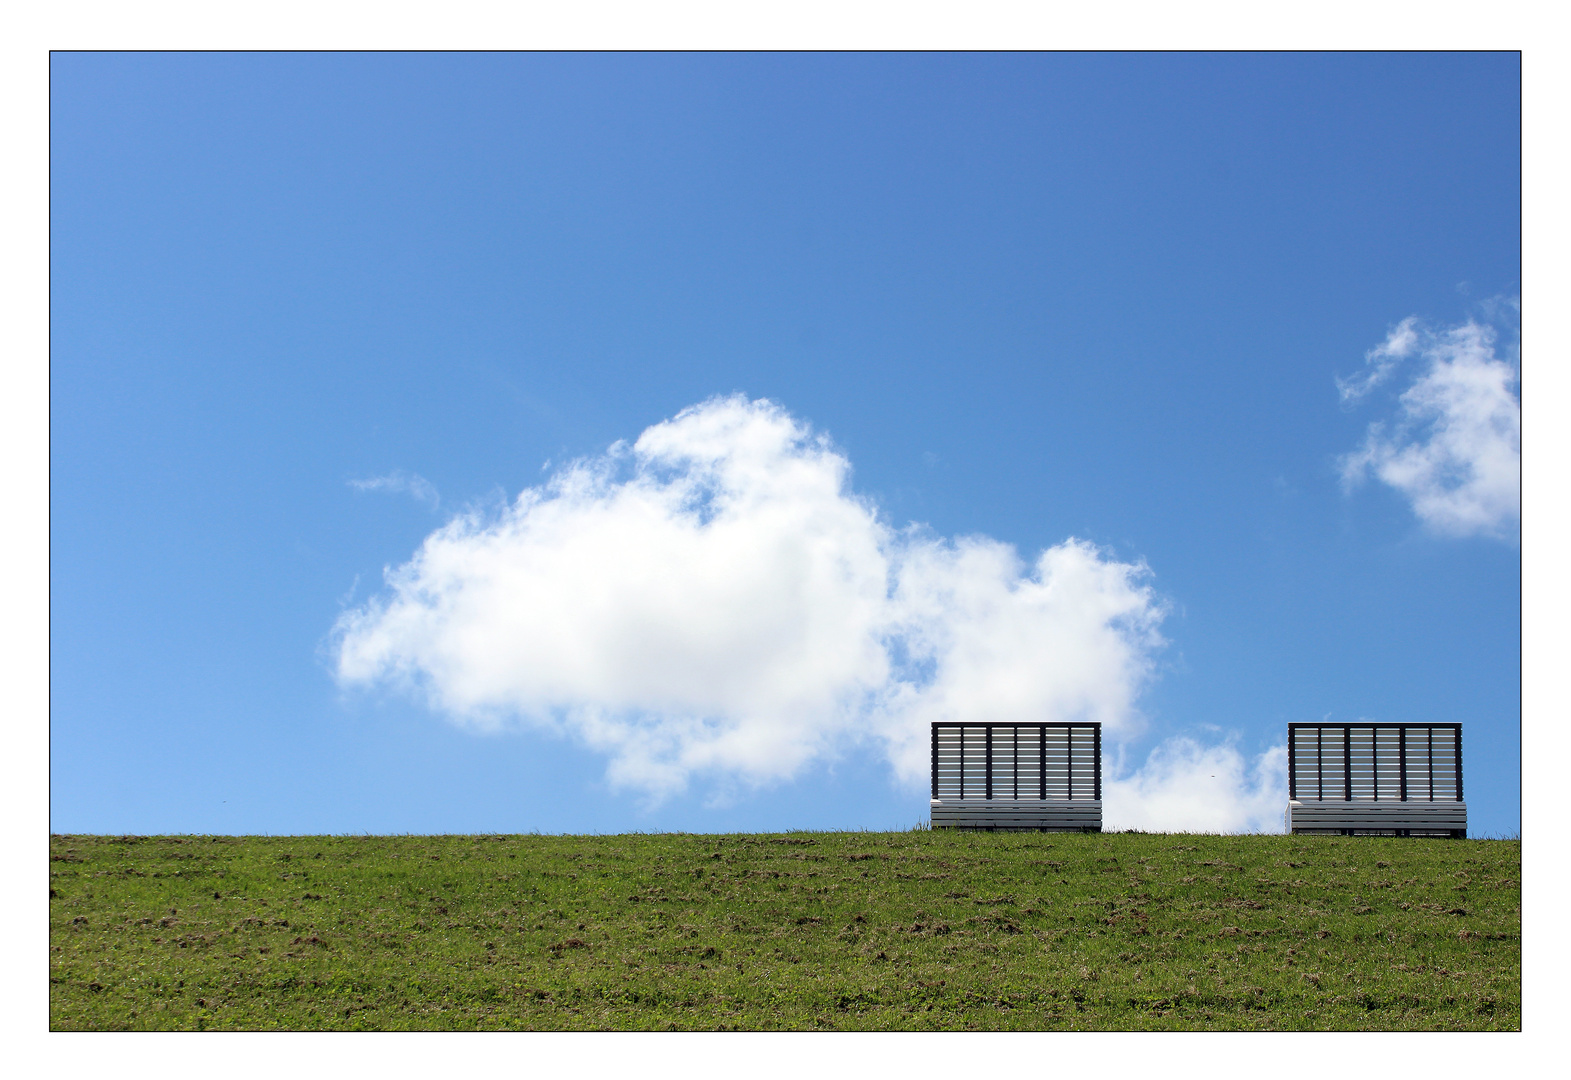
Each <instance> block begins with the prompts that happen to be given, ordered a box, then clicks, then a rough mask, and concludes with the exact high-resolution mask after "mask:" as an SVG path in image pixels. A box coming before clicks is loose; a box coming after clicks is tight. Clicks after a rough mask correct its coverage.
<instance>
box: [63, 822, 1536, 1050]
mask: <svg viewBox="0 0 1571 1080" xmlns="http://www.w3.org/2000/svg"><path fill="white" fill-rule="evenodd" d="M50 858H51V863H50V868H51V878H50V886H51V888H50V902H49V909H50V928H49V931H50V933H49V936H50V958H49V974H50V980H49V981H50V988H49V990H50V993H49V1015H50V1026H51V1027H52V1028H53V1029H55V1030H82V1029H184V1030H192V1029H202V1028H206V1029H272V1028H282V1029H368V1028H369V1029H408V1028H414V1029H484V1028H522V1029H551V1028H586V1029H671V1028H680V1029H719V1028H740V1029H829V1028H837V1029H884V1030H887V1029H938V1028H942V1029H966V1028H975V1029H1003V1028H1022V1029H1052V1028H1096V1029H1140V1028H1216V1029H1222V1028H1225V1029H1238V1028H1274V1029H1288V1028H1338V1029H1347V1028H1366V1029H1512V1030H1514V1029H1519V1028H1520V1026H1521V962H1522V952H1521V894H1520V885H1519V878H1520V875H1521V871H1520V867H1521V845H1520V844H1519V843H1517V842H1515V841H1482V840H1466V841H1455V840H1398V839H1377V838H1340V837H1291V836H1232V837H1220V836H1156V835H1140V834H1120V835H1085V836H1082V835H1069V834H1047V835H1044V834H988V833H949V832H930V831H913V832H908V833H791V834H785V835H757V836H748V835H732V836H703V835H682V834H677V835H643V834H634V835H627V836H506V837H502V836H498V837H470V836H441V837H416V836H404V837H399V836H392V837H333V836H320V837H191V836H187V837H120V838H114V837H98V836H56V837H53V838H52V840H51V843H50Z"/></svg>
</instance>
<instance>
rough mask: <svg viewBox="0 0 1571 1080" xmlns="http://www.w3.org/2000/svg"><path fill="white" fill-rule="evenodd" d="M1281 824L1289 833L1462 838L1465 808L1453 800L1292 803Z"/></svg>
mask: <svg viewBox="0 0 1571 1080" xmlns="http://www.w3.org/2000/svg"><path fill="white" fill-rule="evenodd" d="M1285 824H1286V825H1287V831H1288V832H1290V833H1334V834H1339V835H1351V836H1455V837H1465V836H1466V835H1467V804H1466V803H1464V802H1459V801H1457V800H1455V799H1447V800H1444V801H1440V800H1437V801H1435V802H1430V801H1428V800H1427V799H1426V800H1422V801H1408V802H1398V801H1395V800H1387V799H1380V800H1378V801H1377V800H1373V799H1352V800H1347V799H1294V800H1292V801H1291V802H1289V803H1288V804H1287V814H1286V815H1285Z"/></svg>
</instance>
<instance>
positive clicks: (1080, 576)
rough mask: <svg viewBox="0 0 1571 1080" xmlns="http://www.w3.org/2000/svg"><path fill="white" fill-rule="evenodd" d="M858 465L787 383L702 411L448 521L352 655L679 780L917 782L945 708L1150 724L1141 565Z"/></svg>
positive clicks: (346, 679)
mask: <svg viewBox="0 0 1571 1080" xmlns="http://www.w3.org/2000/svg"><path fill="white" fill-rule="evenodd" d="M849 471H850V466H849V463H848V462H847V461H846V459H845V458H844V457H843V456H842V455H841V454H840V453H839V452H838V451H836V449H835V448H834V447H833V446H832V445H831V444H830V443H829V442H828V440H827V439H826V438H824V437H823V436H821V435H818V434H815V433H814V432H812V431H811V430H810V429H809V428H808V427H807V426H806V425H805V424H802V423H800V422H798V421H797V420H795V419H794V418H793V417H791V416H790V415H789V414H788V413H787V412H785V411H784V410H783V409H781V408H780V407H778V406H776V405H774V404H771V403H769V402H767V401H757V402H749V401H747V400H746V399H744V398H741V397H731V398H717V399H713V400H711V401H708V402H705V403H704V404H702V405H698V406H695V407H693V408H690V409H687V410H685V411H684V412H682V413H681V414H679V415H678V416H677V417H675V418H674V419H672V420H669V421H667V422H665V423H661V424H657V425H655V426H654V427H651V428H649V429H648V430H647V431H645V432H644V433H643V434H642V435H641V436H640V437H639V439H638V440H637V442H635V443H633V444H632V445H631V446H628V445H627V444H625V443H618V444H617V445H615V446H613V447H611V449H610V450H609V451H608V452H607V453H606V454H604V455H601V456H598V457H595V458H592V459H587V460H582V461H578V462H575V463H573V464H571V465H569V466H567V467H564V468H562V469H559V470H558V471H557V472H555V473H554V474H553V475H551V477H550V478H549V479H548V481H547V482H546V483H545V484H544V485H543V486H541V487H537V488H530V489H527V490H525V491H524V492H523V493H522V494H520V495H519V496H518V498H517V499H516V501H514V502H513V503H512V504H511V505H509V506H507V507H505V508H503V509H502V510H500V511H499V512H495V513H490V514H486V513H482V512H479V511H475V512H470V513H467V514H464V515H461V516H459V517H456V518H454V519H453V520H452V521H450V522H449V523H448V524H447V525H446V526H444V527H443V528H441V529H438V530H437V531H436V532H434V533H433V534H432V535H431V536H429V537H428V538H427V539H426V541H425V542H424V544H423V545H422V546H421V548H420V550H419V551H418V552H417V553H416V554H415V556H414V557H413V558H412V559H411V560H410V561H409V562H408V563H406V564H404V565H403V566H400V567H397V568H395V569H390V570H389V571H388V572H387V574H386V581H387V586H388V590H387V592H386V594H384V595H383V596H381V597H378V598H376V599H374V600H372V601H370V602H369V603H367V604H365V605H363V606H360V607H357V608H355V609H352V610H350V611H348V612H346V613H345V614H344V615H343V617H342V618H341V619H340V620H339V622H338V624H337V626H336V628H335V637H334V648H335V654H336V656H335V659H336V662H337V674H338V676H339V678H340V680H341V681H342V682H343V683H344V684H345V685H367V684H375V683H387V684H392V685H396V686H401V687H403V688H405V689H408V690H413V691H415V692H418V693H420V694H422V695H424V696H425V698H426V699H427V700H428V701H429V703H430V704H431V705H432V707H434V708H435V709H436V710H438V711H440V712H442V713H444V714H445V715H447V716H449V717H450V718H452V719H453V720H455V721H457V722H460V723H464V724H470V725H475V726H479V727H490V728H495V727H498V726H502V725H506V724H509V723H513V722H523V723H530V724H536V725H543V726H548V727H552V728H555V729H557V730H562V731H565V732H567V733H569V734H571V735H573V736H575V737H577V738H578V739H580V740H581V741H582V742H584V743H585V744H587V745H588V746H590V747H593V748H595V749H596V750H598V751H600V752H602V753H604V754H606V755H607V756H608V757H609V765H608V769H607V775H608V778H609V779H610V780H611V782H612V783H613V784H615V785H618V786H624V787H630V788H633V789H636V790H641V791H643V792H646V793H648V794H649V795H651V796H652V797H655V798H659V797H661V796H663V795H666V794H669V793H673V792H676V791H680V790H682V789H683V788H684V787H685V786H687V784H688V783H689V782H690V781H691V780H692V779H694V778H695V777H707V778H710V779H712V780H714V781H715V782H717V783H720V784H730V783H738V782H739V783H743V784H750V785H756V784H765V783H769V782H773V781H780V780H785V779H788V778H790V777H792V776H794V775H796V774H797V773H798V772H799V771H800V770H801V769H802V768H803V767H804V766H806V765H807V764H808V763H810V762H812V761H815V760H821V759H825V758H830V757H833V756H834V755H835V754H837V753H839V752H841V751H843V750H845V749H847V748H849V747H851V746H854V745H858V744H863V745H870V746H873V747H876V748H878V749H880V750H881V751H882V752H883V753H884V754H886V755H887V757H888V760H889V762H890V764H891V766H892V768H893V770H894V772H895V774H896V775H897V776H898V777H899V778H901V779H902V780H904V781H906V782H909V783H915V782H918V781H920V780H921V779H923V778H925V776H926V773H927V768H928V761H927V753H928V723H929V722H930V721H932V720H939V719H959V718H964V719H967V720H975V721H988V720H991V721H998V722H1005V721H1010V720H1030V721H1058V720H1068V719H1076V718H1087V719H1095V720H1100V721H1102V723H1103V724H1104V725H1105V727H1106V731H1107V733H1108V734H1109V736H1110V737H1114V738H1116V737H1118V736H1119V735H1121V734H1124V735H1127V734H1129V733H1132V732H1133V731H1134V730H1136V728H1137V726H1138V714H1137V713H1136V711H1135V709H1134V701H1135V698H1136V696H1137V694H1138V692H1139V690H1140V688H1141V686H1142V684H1143V683H1144V682H1145V680H1146V679H1147V678H1148V677H1149V675H1150V673H1151V668H1152V658H1153V655H1154V653H1155V651H1156V650H1157V649H1158V648H1159V647H1160V646H1161V644H1162V641H1161V638H1160V637H1159V635H1158V633H1157V627H1158V624H1159V623H1160V621H1161V618H1162V614H1163V610H1162V607H1161V605H1160V603H1159V602H1158V601H1157V599H1156V597H1155V596H1154V594H1153V593H1152V591H1151V589H1150V588H1149V586H1148V585H1147V584H1145V578H1146V577H1147V571H1146V570H1145V568H1144V567H1143V566H1142V565H1137V564H1131V563H1124V562H1119V561H1116V560H1114V559H1112V558H1111V557H1109V556H1108V555H1107V554H1106V553H1104V552H1102V551H1099V550H1098V549H1096V548H1095V547H1093V546H1091V545H1090V544H1087V543H1084V542H1082V541H1078V540H1074V539H1071V540H1067V541H1065V542H1064V543H1062V544H1059V545H1057V546H1055V547H1052V548H1050V549H1048V550H1046V551H1043V552H1041V553H1040V555H1039V556H1038V557H1037V558H1036V559H1035V560H1034V561H1032V562H1031V563H1030V564H1029V565H1027V564H1025V563H1024V562H1023V561H1022V560H1021V558H1020V557H1019V555H1018V553H1017V552H1016V551H1015V549H1014V548H1012V547H1011V546H1009V545H1007V544H1003V543H1000V542H998V541H995V540H991V539H989V538H986V537H964V538H960V539H957V540H946V539H943V538H939V537H935V536H932V535H931V534H929V533H927V532H925V531H923V530H921V529H918V528H914V527H913V528H908V529H904V530H896V529H894V528H892V527H890V526H889V525H888V524H887V523H885V522H884V521H882V520H881V519H880V517H879V516H878V514H877V512H876V511H875V509H874V508H873V507H872V506H871V505H870V504H869V503H868V502H866V501H865V500H863V499H861V498H859V497H857V496H856V495H855V494H853V493H852V492H851V491H850V490H849V486H848V479H849Z"/></svg>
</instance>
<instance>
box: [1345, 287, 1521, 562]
mask: <svg viewBox="0 0 1571 1080" xmlns="http://www.w3.org/2000/svg"><path fill="white" fill-rule="evenodd" d="M1486 310H1489V311H1491V312H1493V313H1494V314H1495V315H1496V316H1499V315H1501V314H1506V315H1511V314H1514V313H1516V312H1518V311H1519V307H1518V304H1517V302H1516V301H1515V300H1511V301H1497V302H1495V303H1493V304H1491V305H1488V306H1487V307H1486ZM1498 336H1499V335H1498V332H1497V330H1496V328H1495V327H1494V326H1492V325H1489V324H1487V323H1479V322H1475V321H1473V320H1471V319H1470V320H1468V321H1467V322H1465V323H1462V324H1460V325H1457V326H1451V327H1446V328H1443V329H1440V330H1432V329H1429V328H1428V327H1425V326H1424V325H1423V324H1422V323H1420V322H1419V321H1418V320H1416V319H1413V318H1409V319H1404V320H1403V321H1402V322H1401V323H1400V324H1398V326H1397V327H1396V328H1395V329H1393V330H1392V331H1391V333H1390V335H1388V337H1387V338H1386V341H1385V342H1384V343H1383V344H1382V345H1380V346H1378V347H1377V348H1375V349H1371V350H1370V352H1369V353H1368V354H1367V356H1366V358H1365V359H1366V363H1367V364H1368V365H1369V366H1368V369H1367V370H1366V371H1364V372H1362V373H1360V374H1359V375H1357V376H1354V377H1353V378H1350V379H1347V380H1343V379H1338V380H1337V388H1338V390H1339V391H1340V393H1341V396H1342V400H1343V402H1344V403H1352V402H1357V401H1358V400H1360V399H1361V398H1363V397H1364V396H1366V395H1367V394H1368V393H1369V392H1370V391H1371V390H1372V389H1374V388H1375V387H1376V386H1378V385H1379V384H1380V383H1382V382H1384V381H1386V379H1388V378H1389V377H1390V375H1391V374H1392V373H1393V372H1394V370H1395V368H1396V366H1397V365H1398V364H1399V363H1401V362H1402V361H1403V360H1405V359H1407V358H1408V357H1410V356H1414V355H1417V356H1419V357H1421V359H1422V360H1423V362H1424V367H1423V369H1422V370H1420V371H1419V372H1418V373H1417V374H1416V375H1415V377H1414V379H1413V381H1412V383H1411V384H1410V385H1409V386H1408V387H1407V389H1406V390H1404V391H1403V392H1402V394H1401V396H1400V397H1399V398H1398V399H1397V403H1396V405H1397V409H1396V415H1395V417H1394V418H1392V419H1390V420H1377V421H1375V422H1374V423H1372V424H1370V425H1369V430H1368V433H1367V435H1366V436H1365V439H1364V444H1363V446H1361V447H1360V448H1359V449H1358V450H1356V451H1354V452H1352V453H1349V454H1346V455H1344V456H1343V457H1342V458H1341V459H1340V461H1339V464H1340V466H1341V472H1342V480H1343V484H1344V486H1346V487H1347V488H1348V489H1349V490H1351V489H1352V488H1354V487H1356V486H1357V485H1358V484H1360V483H1362V482H1363V481H1364V480H1365V479H1367V478H1368V477H1370V476H1373V477H1375V478H1376V479H1377V480H1379V481H1381V482H1382V483H1384V484H1387V485H1389V486H1390V487H1392V488H1394V489H1396V490H1397V491H1399V492H1401V493H1402V494H1403V495H1405V496H1406V497H1407V499H1408V501H1409V502H1410V503H1411V505H1412V508H1413V512H1414V514H1416V515H1417V516H1418V518H1419V520H1420V521H1422V522H1423V523H1424V524H1425V525H1426V526H1427V527H1428V528H1430V529H1431V530H1433V531H1434V532H1437V533H1441V534H1443V535H1449V536H1470V535H1488V536H1500V537H1505V536H1508V535H1509V534H1511V533H1512V532H1513V531H1514V527H1515V526H1516V524H1517V523H1518V522H1519V521H1520V519H1521V475H1522V465H1521V445H1522V434H1521V431H1522V409H1521V404H1520V402H1519V401H1518V399H1517V396H1516V394H1515V393H1514V387H1515V386H1516V385H1517V382H1518V364H1519V358H1518V356H1517V351H1518V350H1517V346H1516V345H1515V343H1514V342H1512V343H1509V344H1508V347H1507V349H1506V355H1505V356H1504V357H1501V356H1497V355H1496V351H1495V350H1496V344H1497V340H1498Z"/></svg>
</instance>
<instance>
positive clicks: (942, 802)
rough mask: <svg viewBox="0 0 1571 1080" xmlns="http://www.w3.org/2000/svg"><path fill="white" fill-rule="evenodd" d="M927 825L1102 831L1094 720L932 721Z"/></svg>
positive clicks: (1098, 737)
mask: <svg viewBox="0 0 1571 1080" xmlns="http://www.w3.org/2000/svg"><path fill="white" fill-rule="evenodd" d="M932 739H933V746H932V756H933V777H932V798H931V804H930V805H931V811H932V827H933V828H935V829H989V830H1047V831H1060V832H1061V831H1069V830H1073V831H1079V832H1101V831H1102V725H1101V724H1095V723H1089V724H960V723H935V724H934V725H933V732H932Z"/></svg>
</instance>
